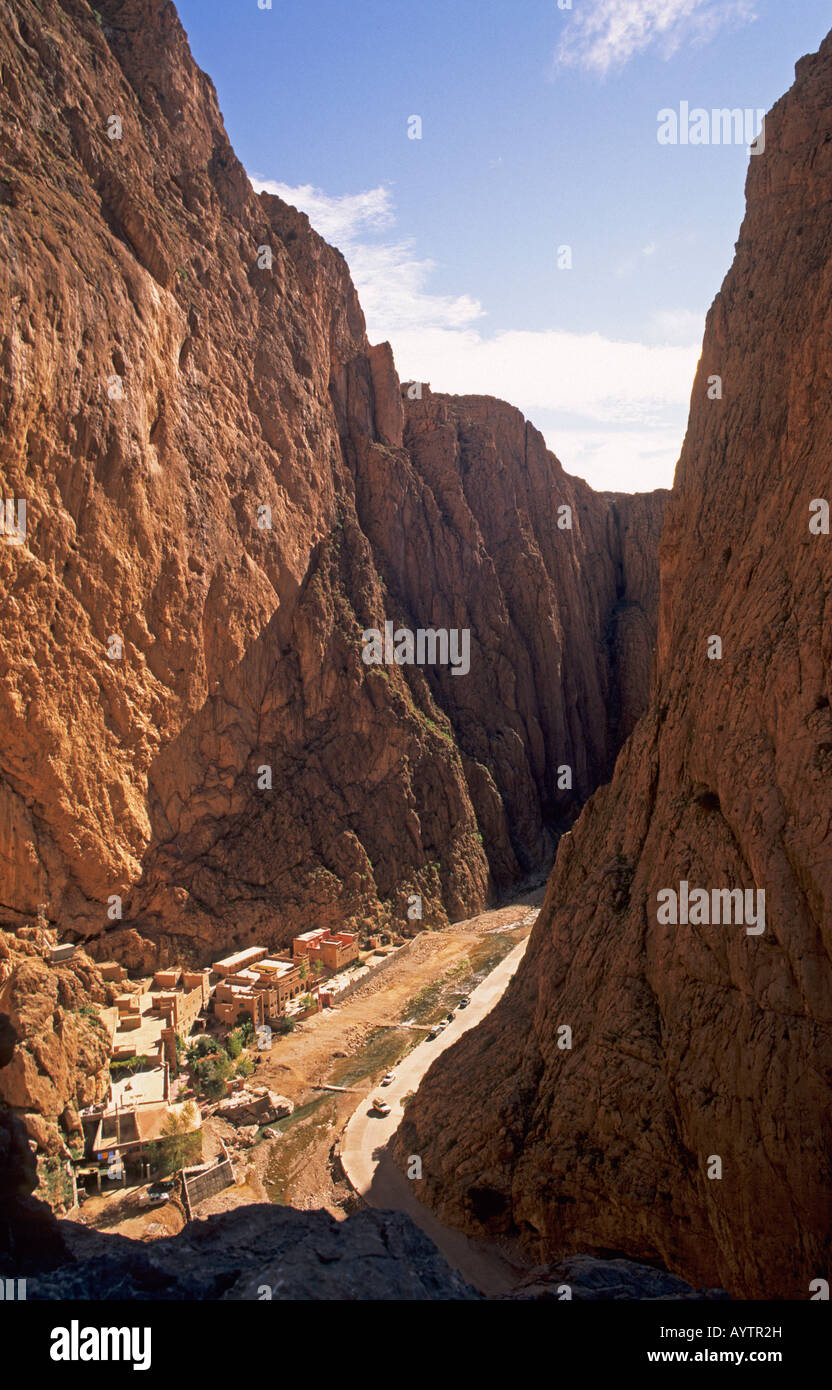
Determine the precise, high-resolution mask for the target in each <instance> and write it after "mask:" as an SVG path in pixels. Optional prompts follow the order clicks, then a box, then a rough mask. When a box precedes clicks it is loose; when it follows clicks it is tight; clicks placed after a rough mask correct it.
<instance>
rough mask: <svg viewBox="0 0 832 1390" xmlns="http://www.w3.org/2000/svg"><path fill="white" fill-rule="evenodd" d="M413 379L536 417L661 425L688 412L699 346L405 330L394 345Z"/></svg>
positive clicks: (588, 336) (549, 334)
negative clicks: (673, 414)
mask: <svg viewBox="0 0 832 1390" xmlns="http://www.w3.org/2000/svg"><path fill="white" fill-rule="evenodd" d="M391 341H392V342H393V347H394V350H395V352H396V358H397V362H398V363H399V368H400V371H401V372H402V374H403V376H404V377H405V378H406V379H407V380H411V379H412V380H416V381H427V382H430V384H431V385H432V386H433V387H434V389H435V390H438V391H450V392H453V393H455V394H458V395H486V396H499V397H500V398H501V399H502V400H505V401H510V402H511V404H512V405H516V406H518V407H519V408H520V409H521V410H522V411H523V412H524V414H527V415H531V418H532V420H534V412H535V411H543V410H546V411H557V412H559V413H561V414H564V415H572V416H575V415H580V416H584V417H586V419H587V420H588V421H591V422H592V423H593V424H594V425H596V426H597V425H598V424H613V423H617V424H619V425H632V424H638V425H641V426H653V425H655V426H659V425H662V424H664V423H666V416H667V412H668V411H677V410H678V409H684V410H686V409H687V404H688V401H689V398H690V388H691V384H692V382H693V374H694V371H695V368H696V363H697V360H698V357H699V347H698V345H697V346H687V347H678V346H666V345H655V346H651V345H648V344H646V343H638V342H626V341H616V340H615V339H612V338H606V337H604V336H603V335H602V334H600V333H564V332H559V331H557V330H549V331H544V332H531V331H518V330H516V329H512V330H508V331H504V332H498V333H495V334H494V335H493V336H491V337H488V338H486V337H484V336H483V335H482V334H480V333H479V332H478V331H477V330H476V329H473V328H469V329H462V330H455V331H449V330H448V329H441V328H440V329H430V328H429V329H426V330H425V329H421V328H419V329H404V330H402V331H400V332H398V333H396V334H395V336H394V338H393V339H392V340H391Z"/></svg>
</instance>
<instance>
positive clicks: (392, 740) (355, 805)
mask: <svg viewBox="0 0 832 1390" xmlns="http://www.w3.org/2000/svg"><path fill="white" fill-rule="evenodd" d="M0 65H2V74H3V81H2V87H0V163H2V169H0V302H2V305H3V309H4V313H3V316H2V321H0V420H2V432H1V433H0V495H2V497H3V498H5V499H8V500H12V501H14V502H17V501H24V502H25V504H26V531H25V539H24V541H23V543H22V544H20V545H15V544H9V543H8V542H7V540H4V541H3V543H0V635H1V636H2V640H1V641H0V725H1V726H2V729H3V739H2V746H0V881H2V889H1V890H0V920H2V921H3V922H5V923H6V924H7V925H12V926H16V925H19V924H21V923H24V922H26V921H28V920H31V917H32V916H33V915H34V912H35V910H36V908H37V905H38V904H39V903H44V904H46V914H47V917H48V919H49V920H50V921H51V922H53V923H57V924H58V926H59V927H60V928H61V929H62V930H67V929H71V930H73V931H74V932H76V933H79V934H81V935H82V936H84V937H86V938H88V939H92V938H95V937H97V936H98V935H99V934H100V933H102V932H103V931H108V932H110V933H111V935H110V938H109V939H108V940H107V941H106V943H105V944H104V945H103V946H102V949H103V950H105V951H106V953H107V954H108V955H110V954H112V953H113V952H116V953H117V954H118V955H119V957H120V958H121V959H122V960H123V961H124V962H125V963H126V964H128V965H134V966H143V967H148V966H150V965H151V964H152V963H153V962H154V959H156V958H160V959H161V960H163V961H164V960H166V959H170V958H191V959H194V960H197V961H204V960H205V959H206V958H210V956H211V955H212V954H215V953H216V952H217V950H225V949H227V948H231V947H234V946H240V945H245V944H248V943H250V942H252V941H254V940H257V941H263V942H265V943H268V944H275V945H285V944H286V943H287V942H288V940H289V939H290V938H291V936H292V935H293V934H294V933H295V932H296V931H298V930H302V929H305V928H307V927H309V925H310V924H314V925H321V926H336V925H337V926H344V925H347V924H349V925H353V926H356V925H357V926H358V927H359V928H360V927H364V926H366V925H368V924H371V923H391V924H393V925H394V926H401V925H403V924H405V925H406V924H407V917H406V908H407V901H408V897H409V895H410V894H413V893H417V894H420V895H421V896H422V897H423V900H424V919H423V920H424V922H425V923H430V922H433V923H438V924H441V923H443V922H445V921H447V920H448V919H449V918H450V919H454V918H460V917H465V916H468V915H470V914H471V913H473V912H475V911H477V910H478V909H480V908H481V907H482V906H483V905H484V904H485V903H486V901H487V900H488V899H489V897H490V896H491V895H493V894H495V893H497V892H499V891H501V890H502V889H503V888H504V887H506V886H507V885H508V884H510V883H512V882H513V881H515V880H516V879H517V878H518V877H521V876H522V875H524V874H526V873H528V872H530V871H539V870H540V869H542V868H545V867H546V866H547V865H548V863H549V862H551V854H552V849H553V845H554V842H555V839H556V837H557V834H558V832H559V831H560V830H561V829H562V828H563V826H564V825H565V824H567V823H569V821H570V820H571V819H572V818H573V816H574V814H575V812H576V810H577V808H578V806H579V805H580V803H581V801H582V800H583V799H584V798H585V797H586V795H588V794H589V793H590V792H591V791H592V790H593V788H594V787H595V786H596V785H597V784H598V783H599V781H601V780H603V779H604V778H605V777H606V776H608V774H609V772H610V769H611V764H612V759H613V757H614V754H615V751H616V750H617V748H618V746H619V745H620V742H621V738H622V737H623V735H624V734H625V733H626V732H627V730H628V728H629V727H630V725H631V724H632V722H633V720H634V718H635V716H636V714H637V713H638V712H639V711H640V709H641V708H643V707H644V704H645V701H646V697H647V691H648V685H649V672H650V668H651V664H652V655H653V646H654V636H655V611H656V610H655V600H656V571H657V561H656V543H657V537H658V532H659V527H660V521H661V515H662V512H663V508H664V503H665V500H666V495H665V494H661V493H657V494H652V495H650V496H649V497H643V498H624V497H621V498H618V497H613V496H612V495H608V494H604V495H596V494H593V493H592V492H591V491H590V490H589V489H588V488H586V487H585V485H584V484H582V483H581V482H580V481H579V480H576V479H570V478H568V477H567V475H565V474H564V473H563V472H562V470H561V468H560V465H559V464H558V463H557V461H556V460H555V459H554V458H553V456H552V455H550V454H547V452H546V450H545V448H544V446H543V443H542V440H541V438H540V436H539V435H538V434H537V433H536V432H535V431H534V430H533V429H532V428H531V426H528V425H526V423H525V422H524V421H523V420H522V417H520V416H519V414H518V413H517V412H516V411H513V410H511V408H510V407H507V406H504V405H502V404H501V403H499V402H494V401H487V400H482V399H476V400H462V401H456V400H451V401H449V400H445V399H443V398H441V397H434V396H431V395H430V393H429V392H427V391H426V392H425V395H424V397H423V400H422V402H421V403H420V402H412V403H411V402H409V401H408V402H407V403H406V405H407V408H406V409H405V405H404V404H403V402H402V396H401V390H400V387H399V383H398V379H397V377H396V372H395V367H394V364H393V360H392V354H391V352H390V349H389V347H388V346H387V345H386V344H381V345H379V346H377V347H372V348H371V347H370V346H369V344H368V342H367V339H366V334H365V329H364V320H363V316H362V313H361V309H360V306H359V304H358V301H357V298H356V295H355V292H354V289H353V287H352V284H351V282H350V278H349V274H348V270H347V267H346V264H345V262H344V260H343V257H342V256H341V255H340V254H339V253H338V252H337V251H335V250H334V249H333V248H332V247H330V246H328V245H327V244H326V243H325V242H323V241H322V240H321V238H320V237H319V236H317V235H316V233H314V232H313V231H312V230H311V229H310V227H309V223H308V221H307V219H306V218H305V217H304V216H303V215H301V214H300V213H298V212H297V211H296V210H295V209H293V208H290V207H287V206H286V205H285V204H283V203H282V202H281V201H280V200H279V199H277V198H274V197H271V196H269V195H266V194H263V195H261V196H256V195H255V194H254V193H253V191H252V189H251V187H250V185H249V183H248V180H247V178H246V176H245V173H244V170H243V169H242V167H241V165H240V163H239V161H238V160H237V159H236V157H235V155H234V153H233V150H232V149H231V147H230V145H229V143H228V140H227V137H226V135H225V132H224V129H223V125H222V119H221V117H220V114H219V110H218V106H217V101H216V94H215V92H214V89H213V86H212V84H211V83H210V81H209V79H208V78H207V77H205V75H204V74H203V73H201V72H200V71H199V69H198V68H197V67H196V66H195V64H194V62H193V60H192V58H191V55H190V52H189V50H188V46H187V40H186V38H185V35H184V33H183V31H182V29H181V26H180V24H179V21H178V19H177V16H176V12H175V10H174V7H173V6H172V5H171V4H169V3H166V0H101V3H100V4H99V5H98V6H97V8H96V9H92V8H91V7H90V6H89V5H88V4H87V3H86V0H60V3H59V2H58V0H41V3H39V4H37V5H35V4H34V3H32V0H9V3H7V4H6V5H5V6H4V7H3V20H2V27H0ZM561 499H566V501H567V503H568V504H570V505H572V507H573V511H574V528H573V530H572V531H568V530H558V528H557V512H556V509H555V504H556V503H558V502H559V501H560V500H561ZM386 618H389V619H391V620H395V621H397V622H398V621H402V620H404V621H405V622H406V625H407V626H409V627H412V628H413V629H416V628H419V627H438V626H443V625H444V626H448V625H450V626H454V627H460V628H462V627H466V626H467V627H470V629H471V643H472V655H471V673H470V675H469V676H465V677H463V676H453V675H450V674H449V673H448V672H447V671H441V670H428V671H423V670H421V669H419V668H415V667H399V666H386V665H383V666H379V667H375V668H372V667H368V666H366V665H365V664H364V663H363V662H362V643H361V634H362V632H363V631H364V630H366V629H368V628H372V627H378V626H383V623H384V621H385V619H386ZM495 692H496V697H497V698H496V700H495V699H494V698H493V697H494V695H495ZM562 765H569V766H571V767H572V769H573V772H574V778H573V787H572V790H571V791H569V790H568V789H560V788H558V786H557V768H558V767H560V766H562ZM119 913H121V916H119Z"/></svg>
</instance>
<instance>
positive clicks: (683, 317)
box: [648, 309, 705, 345]
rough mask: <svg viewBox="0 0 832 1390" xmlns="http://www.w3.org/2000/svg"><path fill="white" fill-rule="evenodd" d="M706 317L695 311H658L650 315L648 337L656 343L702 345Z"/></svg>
mask: <svg viewBox="0 0 832 1390" xmlns="http://www.w3.org/2000/svg"><path fill="white" fill-rule="evenodd" d="M704 332H705V315H704V314H703V313H696V312H695V311H694V310H693V309H658V310H656V312H655V313H654V314H651V315H650V320H649V323H648V335H649V337H650V338H651V339H652V341H653V342H655V343H676V344H681V345H685V344H689V343H701V341H702V335H703V333H704Z"/></svg>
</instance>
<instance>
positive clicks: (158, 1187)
mask: <svg viewBox="0 0 832 1390" xmlns="http://www.w3.org/2000/svg"><path fill="white" fill-rule="evenodd" d="M175 1190H176V1179H175V1178H167V1179H165V1180H164V1181H162V1182H152V1183H151V1184H150V1187H149V1188H148V1189H147V1197H146V1199H145V1200H146V1201H147V1202H149V1203H151V1204H152V1205H155V1204H156V1203H157V1202H166V1201H167V1200H168V1198H169V1197H171V1196H172V1195H173V1193H174V1191H175Z"/></svg>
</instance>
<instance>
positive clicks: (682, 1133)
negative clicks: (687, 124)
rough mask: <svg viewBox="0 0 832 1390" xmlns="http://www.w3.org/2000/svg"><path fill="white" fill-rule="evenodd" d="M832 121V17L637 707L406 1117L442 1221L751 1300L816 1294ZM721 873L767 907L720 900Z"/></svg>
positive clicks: (690, 495) (749, 232)
mask: <svg viewBox="0 0 832 1390" xmlns="http://www.w3.org/2000/svg"><path fill="white" fill-rule="evenodd" d="M831 129H832V38H827V39H826V41H825V42H824V44H823V46H822V47H821V49H820V52H819V53H818V54H815V55H812V56H810V57H807V58H804V59H803V60H802V61H801V62H800V63H798V65H797V71H796V81H795V84H794V86H793V87H792V89H791V90H790V91H789V93H788V94H787V95H786V96H785V97H783V98H782V100H780V101H779V102H778V103H777V104H776V106H775V107H774V109H773V111H772V112H771V113H770V114H769V116H768V118H767V121H766V144H765V151H764V152H763V153H761V154H759V155H757V156H755V157H752V158H751V160H750V168H749V174H748V184H747V213H746V217H745V221H744V223H743V226H742V230H741V232H740V238H739V241H738V243H737V252H736V259H735V261H734V264H733V267H732V268H731V270H730V271H729V273H728V275H727V277H726V280H725V283H724V285H723V287H722V290H721V292H720V293H719V295H718V296H717V298H716V300H715V302H714V304H713V306H712V308H711V311H710V313H709V316H708V320H707V327H706V332H705V340H704V344H703V349H702V358H701V361H700V365H699V369H698V372H697V375H696V380H695V382H694V386H693V395H692V401H691V414H690V422H689V426H688V433H687V438H686V442H685V445H684V449H683V452H682V456H681V459H680V462H679V465H678V468H677V472H676V479H675V484H674V488H673V491H672V494H671V497H670V501H669V503H668V507H667V511H666V517H665V524H664V532H663V537H662V543H661V549H660V574H661V602H660V610H659V643H658V656H657V677H656V684H655V688H654V690H653V693H652V697H651V700H650V704H649V709H648V711H647V713H646V714H645V715H644V716H643V718H642V719H641V720H640V722H639V723H638V725H637V727H636V729H635V731H634V733H633V734H632V736H631V737H630V739H629V741H628V742H627V743H626V745H625V747H624V749H623V750H622V752H621V754H620V756H619V758H618V762H617V765H616V770H615V776H614V778H613V781H612V784H611V785H610V786H608V787H605V788H603V789H602V790H600V791H598V792H596V793H595V795H594V796H593V797H592V799H591V800H590V801H589V803H588V805H587V806H586V807H585V808H584V810H583V812H582V814H581V816H580V818H579V820H578V821H577V823H576V824H575V826H574V830H573V832H572V833H571V834H569V835H567V836H566V837H565V838H564V839H563V840H562V841H561V843H560V846H559V851H558V856H557V861H556V864H555V868H554V870H553V873H552V876H551V878H550V881H549V884H548V889H547V894H546V900H545V903H544V906H543V910H542V912H541V914H540V916H539V918H538V920H537V922H536V924H535V927H534V929H533V933H532V937H531V941H530V945H529V949H528V953H527V955H526V957H525V959H524V961H523V964H522V966H521V968H520V970H519V971H518V974H517V976H516V978H515V979H514V981H513V982H512V983H511V985H510V986H509V989H508V991H507V993H506V994H505V996H504V998H503V1000H502V1001H501V1003H500V1004H499V1006H498V1007H497V1008H496V1009H495V1010H494V1012H493V1013H492V1014H491V1015H490V1016H489V1017H488V1018H487V1019H486V1020H485V1021H484V1022H483V1023H482V1024H480V1026H479V1027H478V1028H476V1029H474V1030H472V1031H471V1032H470V1033H468V1034H466V1035H465V1036H464V1037H463V1038H462V1039H461V1040H460V1041H459V1042H458V1043H457V1044H456V1046H455V1047H453V1048H452V1049H449V1050H448V1051H447V1052H446V1053H445V1054H444V1055H443V1056H442V1058H441V1059H440V1060H438V1061H437V1063H436V1065H435V1066H434V1067H433V1068H432V1069H431V1071H430V1072H429V1073H428V1075H427V1077H426V1079H425V1081H424V1083H423V1085H422V1086H421V1088H420V1090H419V1092H418V1093H417V1095H416V1097H415V1098H414V1100H413V1101H412V1102H411V1103H410V1105H409V1106H408V1109H407V1112H406V1119H405V1121H404V1124H403V1126H402V1129H401V1131H400V1135H399V1140H398V1148H399V1152H400V1154H401V1155H407V1154H408V1153H418V1154H420V1155H421V1157H422V1163H423V1171H424V1175H425V1176H424V1182H423V1196H424V1197H425V1199H426V1200H428V1201H429V1202H430V1203H431V1204H432V1205H433V1206H434V1207H435V1208H436V1210H437V1211H438V1212H439V1214H440V1215H441V1217H442V1219H443V1220H444V1221H446V1222H449V1223H452V1224H456V1225H459V1226H462V1227H464V1228H465V1229H467V1230H471V1231H478V1232H482V1231H483V1230H485V1231H487V1232H489V1233H493V1232H495V1231H510V1232H513V1233H519V1235H520V1236H521V1238H522V1239H523V1240H524V1241H525V1242H526V1244H527V1246H528V1247H529V1249H530V1250H532V1251H533V1252H534V1253H535V1254H536V1255H537V1257H538V1258H540V1260H541V1262H548V1261H553V1260H559V1259H561V1258H562V1256H563V1255H564V1254H568V1253H570V1252H585V1251H597V1252H599V1253H604V1254H606V1255H609V1254H610V1253H611V1252H619V1253H621V1254H623V1255H626V1256H628V1257H630V1258H633V1259H645V1260H648V1261H651V1262H652V1261H656V1262H658V1263H661V1264H663V1265H664V1266H665V1267H666V1268H668V1269H670V1270H672V1271H674V1272H675V1273H676V1274H678V1275H681V1276H682V1277H684V1278H685V1279H688V1280H690V1281H691V1282H692V1283H694V1284H697V1285H710V1286H720V1285H721V1286H724V1287H725V1288H727V1289H728V1290H729V1292H730V1293H731V1294H732V1295H738V1296H746V1297H752V1298H753V1297H762V1296H769V1297H786V1298H795V1299H799V1298H809V1297H810V1296H811V1293H810V1290H811V1289H812V1286H813V1285H814V1286H815V1290H816V1291H817V1287H818V1286H817V1285H816V1284H815V1281H816V1280H817V1279H818V1278H822V1279H823V1278H828V1268H829V1255H830V1232H832V1208H831V1207H830V1183H829V1153H830V1148H832V1119H830V1116H832V1106H831V1105H830V1101H832V1095H830V1079H832V969H830V952H831V951H832V713H830V704H829V701H830V694H831V693H832V690H831V689H830V687H832V678H831V677H830V657H832V622H830V607H829V604H830V598H829V595H830V592H831V591H832V538H831V537H830V535H829V533H828V530H825V529H824V521H825V515H826V508H825V507H824V505H823V503H824V502H829V501H832V468H831V467H830V458H832V407H830V390H829V383H830V376H832V353H830V321H831V317H832V310H830V304H832V201H830V197H829V190H830V187H832V139H830V130H831ZM717 378H718V379H719V381H717ZM715 638H718V639H719V642H715V641H714V639H715ZM720 650H721V655H719V652H720ZM682 884H685V885H687V887H686V889H685V890H683V889H682ZM671 890H672V892H673V893H674V894H675V897H676V912H675V914H673V913H672V912H671V911H670V906H671V899H670V897H669V894H670V892H671ZM695 890H699V891H700V892H701V893H702V894H703V897H704V895H705V894H707V897H708V900H709V911H708V914H707V916H705V913H704V904H703V902H702V900H701V899H699V900H698V906H697V910H696V913H694V911H693V910H692V909H691V910H689V911H685V912H684V913H683V912H682V899H683V896H684V894H687V895H688V896H689V899H690V901H691V903H692V895H693V893H694V891H695ZM723 890H724V892H725V893H726V894H727V892H729V891H733V890H743V901H745V899H744V894H745V892H746V891H748V892H753V894H754V898H753V904H754V909H755V921H754V922H753V923H749V922H747V921H745V920H743V921H742V922H738V921H737V920H736V917H735V915H734V912H733V910H732V913H731V915H730V917H728V918H726V917H725V916H721V918H720V920H719V921H714V914H713V912H712V910H711V908H712V906H713V895H714V892H715V891H716V892H717V893H722V892H723ZM761 892H764V894H765V898H764V904H765V926H764V930H762V931H760V930H759V926H760V923H759V920H758V914H757V911H756V908H757V903H758V901H759V895H760V893H761ZM660 895H661V896H660ZM720 901H722V899H720ZM733 901H734V899H732V902H733ZM662 908H665V909H667V910H666V911H662V910H661V909H662ZM674 915H675V919H676V920H675V922H674V921H673V916H674ZM570 1030H571V1036H570Z"/></svg>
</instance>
